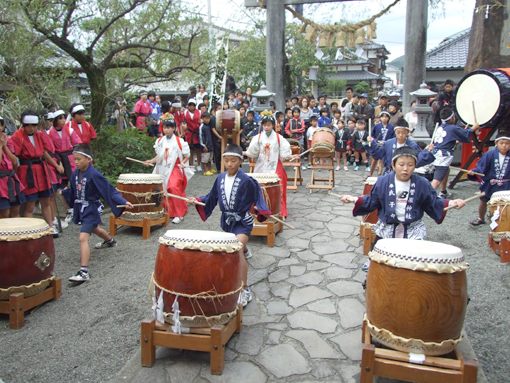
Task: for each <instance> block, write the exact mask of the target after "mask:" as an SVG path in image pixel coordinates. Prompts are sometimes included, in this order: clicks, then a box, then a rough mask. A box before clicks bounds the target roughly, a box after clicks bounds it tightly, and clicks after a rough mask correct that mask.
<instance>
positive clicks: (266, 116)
mask: <svg viewBox="0 0 510 383" xmlns="http://www.w3.org/2000/svg"><path fill="white" fill-rule="evenodd" d="M259 116H260V122H262V123H263V122H264V121H271V122H273V123H276V119H275V117H274V114H273V112H271V111H270V110H264V111H263V112H261V113H260V114H259Z"/></svg>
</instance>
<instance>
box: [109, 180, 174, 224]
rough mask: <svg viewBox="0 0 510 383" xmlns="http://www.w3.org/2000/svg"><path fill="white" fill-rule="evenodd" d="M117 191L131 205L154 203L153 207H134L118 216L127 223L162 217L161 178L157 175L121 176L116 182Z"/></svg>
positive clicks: (162, 196)
mask: <svg viewBox="0 0 510 383" xmlns="http://www.w3.org/2000/svg"><path fill="white" fill-rule="evenodd" d="M117 190H118V191H119V192H120V194H122V197H124V198H125V199H126V200H128V201H129V202H131V203H132V204H139V203H155V205H154V206H135V207H134V208H133V209H132V210H130V211H124V213H122V215H121V216H120V218H121V219H125V220H127V221H141V220H143V219H144V218H150V219H158V218H161V217H163V215H164V214H165V210H164V208H163V203H162V202H163V198H164V195H163V178H161V176H160V175H159V174H145V173H133V174H121V175H119V179H118V180H117Z"/></svg>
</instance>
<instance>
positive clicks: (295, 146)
mask: <svg viewBox="0 0 510 383" xmlns="http://www.w3.org/2000/svg"><path fill="white" fill-rule="evenodd" d="M287 141H288V142H289V144H290V150H291V151H292V154H299V153H301V143H300V142H299V141H298V140H295V139H293V138H287Z"/></svg>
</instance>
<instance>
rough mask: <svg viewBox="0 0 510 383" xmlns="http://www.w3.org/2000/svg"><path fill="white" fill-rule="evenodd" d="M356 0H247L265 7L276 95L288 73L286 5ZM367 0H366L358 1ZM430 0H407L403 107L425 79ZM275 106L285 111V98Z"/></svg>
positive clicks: (270, 82) (269, 76) (269, 82)
mask: <svg viewBox="0 0 510 383" xmlns="http://www.w3.org/2000/svg"><path fill="white" fill-rule="evenodd" d="M341 1H342V2H343V1H356V0H244V5H245V6H246V7H248V8H249V7H260V6H265V7H266V9H267V24H266V36H267V38H266V86H267V90H268V91H270V92H273V93H276V94H277V95H283V94H285V93H284V73H285V60H284V55H285V6H286V5H297V4H312V3H333V2H341ZM357 1H364V0H357ZM427 10H428V1H427V0H407V11H406V15H407V16H406V44H405V50H406V55H405V57H406V63H405V65H406V68H413V70H406V71H405V72H404V105H403V106H404V110H405V111H407V107H408V105H409V98H410V97H411V96H409V92H412V91H414V90H416V89H418V88H419V86H420V84H421V83H422V82H423V81H424V80H425V60H426V51H427ZM275 103H276V109H277V110H284V107H285V100H284V99H283V97H277V98H276V99H275Z"/></svg>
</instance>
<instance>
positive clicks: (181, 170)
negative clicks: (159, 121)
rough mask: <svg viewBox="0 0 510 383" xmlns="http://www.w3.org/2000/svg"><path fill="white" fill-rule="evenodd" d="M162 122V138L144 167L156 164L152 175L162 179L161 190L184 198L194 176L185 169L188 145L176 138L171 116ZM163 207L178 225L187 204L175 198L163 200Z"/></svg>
mask: <svg viewBox="0 0 510 383" xmlns="http://www.w3.org/2000/svg"><path fill="white" fill-rule="evenodd" d="M165 117H166V119H164V120H163V134H164V135H163V137H160V138H158V139H157V140H156V143H155V144H154V149H155V150H156V156H155V157H154V158H153V159H151V160H147V161H145V162H144V164H145V165H146V166H149V165H150V164H156V166H155V167H154V171H153V173H155V174H160V175H161V177H162V178H163V189H164V190H165V191H166V192H168V193H170V194H175V195H178V196H181V197H186V193H185V190H186V185H187V184H188V180H189V179H190V178H191V176H192V175H193V174H194V172H193V170H191V169H190V168H188V167H186V166H185V165H186V164H187V162H188V160H189V156H190V149H189V145H188V143H187V142H186V141H184V140H183V139H182V138H179V137H177V136H176V135H175V134H174V132H175V121H174V119H173V116H172V115H171V114H168V115H166V116H165ZM163 206H165V209H166V210H167V212H168V214H169V215H170V217H174V219H173V221H172V222H173V223H180V222H181V221H182V220H183V218H184V216H185V215H186V212H187V211H188V204H187V203H186V201H181V200H179V199H176V198H171V197H170V198H164V202H163Z"/></svg>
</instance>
